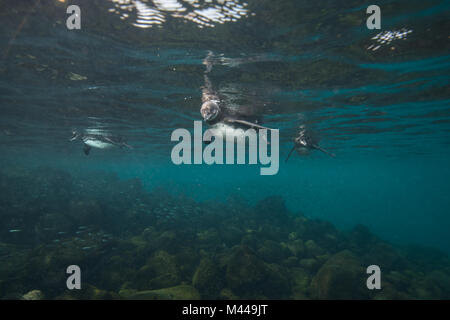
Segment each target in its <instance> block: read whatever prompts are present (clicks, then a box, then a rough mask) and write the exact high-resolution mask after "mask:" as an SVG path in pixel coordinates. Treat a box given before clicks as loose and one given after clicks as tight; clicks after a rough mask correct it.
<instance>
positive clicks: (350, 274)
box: [310, 250, 368, 299]
mask: <svg viewBox="0 0 450 320" xmlns="http://www.w3.org/2000/svg"><path fill="white" fill-rule="evenodd" d="M365 276H366V273H365V269H364V268H363V267H362V266H361V264H360V262H359V261H358V259H357V258H356V257H355V256H354V255H353V254H352V253H351V252H350V251H348V250H344V251H341V252H339V253H337V254H335V255H334V256H332V257H331V258H330V259H329V260H328V261H327V262H326V263H325V264H324V265H323V266H322V267H321V268H320V270H319V271H318V272H317V274H316V275H315V277H314V278H313V280H312V282H311V288H310V289H311V296H312V297H313V298H318V299H365V298H367V291H368V290H367V286H366V282H365V281H366V277H365Z"/></svg>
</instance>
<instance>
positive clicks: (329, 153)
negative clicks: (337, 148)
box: [312, 144, 336, 158]
mask: <svg viewBox="0 0 450 320" xmlns="http://www.w3.org/2000/svg"><path fill="white" fill-rule="evenodd" d="M312 147H313V148H314V149H317V150H320V151H322V152H323V153H326V154H327V155H329V156H331V157H333V158H334V157H336V155H335V154H334V153H332V152H330V151H327V150H325V149H324V148H322V147H320V146H318V145H316V144H314V145H313V146H312Z"/></svg>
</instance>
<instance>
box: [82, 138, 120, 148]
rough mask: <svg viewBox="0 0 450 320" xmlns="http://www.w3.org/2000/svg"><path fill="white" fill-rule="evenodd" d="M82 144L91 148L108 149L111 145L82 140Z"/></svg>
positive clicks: (97, 141) (92, 140) (93, 140)
mask: <svg viewBox="0 0 450 320" xmlns="http://www.w3.org/2000/svg"><path fill="white" fill-rule="evenodd" d="M83 142H84V143H85V144H87V145H88V146H90V147H92V148H97V149H109V148H111V147H112V146H113V145H112V144H111V143H107V142H103V141H100V140H97V139H83Z"/></svg>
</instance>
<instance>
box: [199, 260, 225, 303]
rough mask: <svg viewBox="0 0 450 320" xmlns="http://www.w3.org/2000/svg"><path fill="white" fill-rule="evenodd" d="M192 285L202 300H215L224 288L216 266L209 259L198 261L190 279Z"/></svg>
mask: <svg viewBox="0 0 450 320" xmlns="http://www.w3.org/2000/svg"><path fill="white" fill-rule="evenodd" d="M192 285H193V286H194V287H195V288H196V289H197V290H198V291H199V292H200V293H201V294H202V297H204V298H211V299H212V298H215V297H217V296H218V295H219V294H220V289H222V287H223V286H224V279H223V278H222V274H221V272H220V269H219V268H218V266H217V265H216V264H215V263H214V262H213V261H212V260H211V259H209V258H203V259H202V260H201V261H200V264H199V266H198V267H197V270H196V271H195V273H194V277H193V279H192Z"/></svg>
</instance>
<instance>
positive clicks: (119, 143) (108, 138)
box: [69, 130, 133, 155]
mask: <svg viewBox="0 0 450 320" xmlns="http://www.w3.org/2000/svg"><path fill="white" fill-rule="evenodd" d="M77 139H81V140H82V141H83V144H84V146H83V151H84V154H85V155H89V152H90V151H91V148H97V149H109V148H112V147H119V148H123V147H127V148H129V149H133V147H132V146H130V145H129V144H127V143H126V142H125V139H124V138H123V137H121V136H112V135H105V134H92V133H79V132H78V131H76V130H75V131H73V132H72V138H70V140H69V141H75V140H77Z"/></svg>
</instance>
